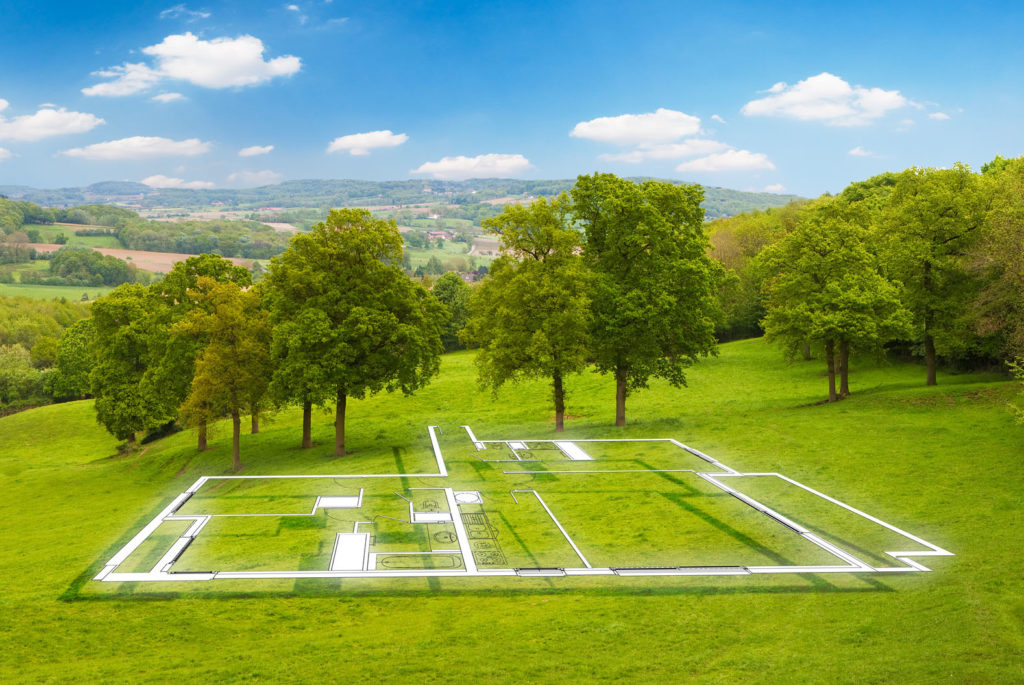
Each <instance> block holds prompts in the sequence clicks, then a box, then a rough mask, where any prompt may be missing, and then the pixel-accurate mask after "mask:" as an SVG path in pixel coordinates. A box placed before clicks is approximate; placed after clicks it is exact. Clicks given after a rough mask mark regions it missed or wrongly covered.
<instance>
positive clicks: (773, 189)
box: [764, 183, 786, 193]
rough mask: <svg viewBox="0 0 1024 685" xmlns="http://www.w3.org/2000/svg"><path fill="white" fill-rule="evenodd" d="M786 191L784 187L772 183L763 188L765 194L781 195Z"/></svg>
mask: <svg viewBox="0 0 1024 685" xmlns="http://www.w3.org/2000/svg"><path fill="white" fill-rule="evenodd" d="M785 189H786V186H784V185H782V184H781V183H772V184H769V185H766V186H765V187H764V192H766V193H781V192H783V191H784V190H785Z"/></svg>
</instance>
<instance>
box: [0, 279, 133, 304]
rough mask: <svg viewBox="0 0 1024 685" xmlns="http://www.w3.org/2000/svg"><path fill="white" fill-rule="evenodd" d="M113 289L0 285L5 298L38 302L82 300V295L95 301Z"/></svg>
mask: <svg viewBox="0 0 1024 685" xmlns="http://www.w3.org/2000/svg"><path fill="white" fill-rule="evenodd" d="M111 290H113V288H111V287H108V286H103V285H99V286H95V285H84V286H82V285H34V284H31V283H0V295H3V296H5V297H31V298H33V299H36V300H52V299H57V298H61V297H64V298H67V299H69V300H80V299H82V295H83V294H85V295H88V296H89V299H90V300H95V299H96V298H97V297H100V296H101V295H106V294H107V293H109V292H110V291H111Z"/></svg>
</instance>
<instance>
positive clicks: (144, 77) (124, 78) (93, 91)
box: [82, 62, 161, 97]
mask: <svg viewBox="0 0 1024 685" xmlns="http://www.w3.org/2000/svg"><path fill="white" fill-rule="evenodd" d="M92 75H93V76H102V77H103V78H112V79H114V80H113V81H105V82H103V83H97V84H96V85H95V86H89V87H88V88H83V89H82V93H83V94H85V95H102V96H106V97H121V96H124V95H134V94H135V93H139V92H142V91H144V90H149V89H150V88H152V87H153V86H155V85H156V84H157V83H159V82H160V78H161V74H160V72H159V71H155V70H154V69H151V68H150V67H149V66H148V65H147V64H144V63H142V62H136V63H134V64H132V63H128V62H125V63H124V64H122V65H121V66H119V67H110V68H109V69H101V70H100V71H94V72H93V73H92Z"/></svg>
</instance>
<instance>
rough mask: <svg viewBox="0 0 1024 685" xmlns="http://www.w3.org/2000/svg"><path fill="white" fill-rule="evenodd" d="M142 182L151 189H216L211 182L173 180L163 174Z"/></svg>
mask: <svg viewBox="0 0 1024 685" xmlns="http://www.w3.org/2000/svg"><path fill="white" fill-rule="evenodd" d="M142 182H143V183H145V184H146V185H147V186H149V187H150V188H187V189H190V190H203V189H204V188H213V187H214V185H213V183H212V182H211V181H186V180H185V179H182V178H172V177H170V176H164V175H162V174H157V175H156V176H150V177H148V178H144V179H142Z"/></svg>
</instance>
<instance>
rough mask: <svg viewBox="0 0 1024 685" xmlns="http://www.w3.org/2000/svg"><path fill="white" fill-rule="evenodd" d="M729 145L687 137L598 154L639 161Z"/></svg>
mask: <svg viewBox="0 0 1024 685" xmlns="http://www.w3.org/2000/svg"><path fill="white" fill-rule="evenodd" d="M730 148H731V146H730V145H727V144H725V143H722V142H719V141H717V140H709V139H707V138H689V139H687V140H684V141H683V142H681V143H664V144H660V145H641V146H639V147H638V148H637V149H635V150H631V151H629V152H620V153H615V154H603V155H598V158H599V159H603V160H605V161H607V162H630V163H639V162H643V161H645V160H648V159H682V158H683V157H696V156H698V155H709V154H712V153H715V152H721V151H723V150H728V149H730Z"/></svg>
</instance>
